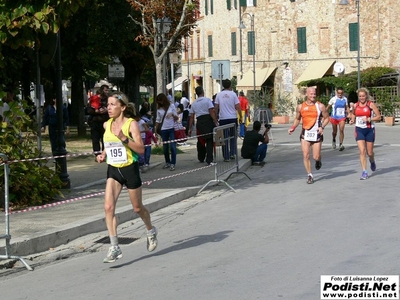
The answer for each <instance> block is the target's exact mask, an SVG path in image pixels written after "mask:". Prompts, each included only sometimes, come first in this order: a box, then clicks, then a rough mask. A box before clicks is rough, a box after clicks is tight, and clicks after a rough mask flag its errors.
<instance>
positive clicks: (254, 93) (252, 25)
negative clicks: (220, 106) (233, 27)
mask: <svg viewBox="0 0 400 300" xmlns="http://www.w3.org/2000/svg"><path fill="white" fill-rule="evenodd" d="M245 16H248V17H250V20H251V32H252V39H253V40H252V41H251V43H252V46H253V47H252V50H253V97H255V96H256V33H255V32H254V14H249V13H243V14H242V15H241V17H240V25H239V29H240V30H242V29H245V28H246V26H244V24H243V17H245ZM240 42H242V41H241V40H240ZM247 43H249V41H247ZM240 51H242V50H240Z"/></svg>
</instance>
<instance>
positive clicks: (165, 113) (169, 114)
mask: <svg viewBox="0 0 400 300" xmlns="http://www.w3.org/2000/svg"><path fill="white" fill-rule="evenodd" d="M156 103H157V117H156V125H155V132H157V129H158V128H159V127H160V129H161V139H162V140H163V148H164V158H165V165H164V167H163V168H164V169H168V168H169V169H170V170H171V171H174V170H175V165H176V142H168V141H173V140H175V131H174V124H175V121H177V120H178V114H177V113H176V109H175V105H174V104H173V103H171V102H170V101H169V100H168V98H167V96H165V94H162V93H161V94H158V95H157V97H156ZM170 148H171V156H170V155H169V150H170Z"/></svg>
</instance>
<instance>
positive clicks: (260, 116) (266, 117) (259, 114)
mask: <svg viewBox="0 0 400 300" xmlns="http://www.w3.org/2000/svg"><path fill="white" fill-rule="evenodd" d="M272 119H273V114H272V111H271V109H269V108H267V107H260V108H257V109H256V111H255V112H254V118H253V120H254V121H260V123H261V124H262V125H263V124H270V123H271V122H272Z"/></svg>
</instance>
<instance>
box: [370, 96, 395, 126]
mask: <svg viewBox="0 0 400 300" xmlns="http://www.w3.org/2000/svg"><path fill="white" fill-rule="evenodd" d="M375 96H376V104H377V106H378V108H379V111H380V112H381V115H382V117H383V118H384V120H385V125H387V126H393V125H394V121H395V117H394V116H395V112H396V105H397V104H398V102H399V97H398V96H393V95H392V94H390V93H389V92H388V91H386V90H385V89H383V90H380V91H379V92H377V93H376V94H375Z"/></svg>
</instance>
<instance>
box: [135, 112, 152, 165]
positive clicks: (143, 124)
mask: <svg viewBox="0 0 400 300" xmlns="http://www.w3.org/2000/svg"><path fill="white" fill-rule="evenodd" d="M132 119H134V120H135V121H136V122H137V123H138V125H139V131H140V137H141V138H142V142H143V144H144V142H145V139H146V131H148V130H149V126H148V125H147V124H146V122H145V121H144V120H143V119H142V118H141V117H140V116H138V115H135V116H133V117H132ZM138 161H139V168H140V171H141V172H142V173H144V172H146V171H147V169H146V168H145V162H144V153H143V154H140V155H139V160H138Z"/></svg>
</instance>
